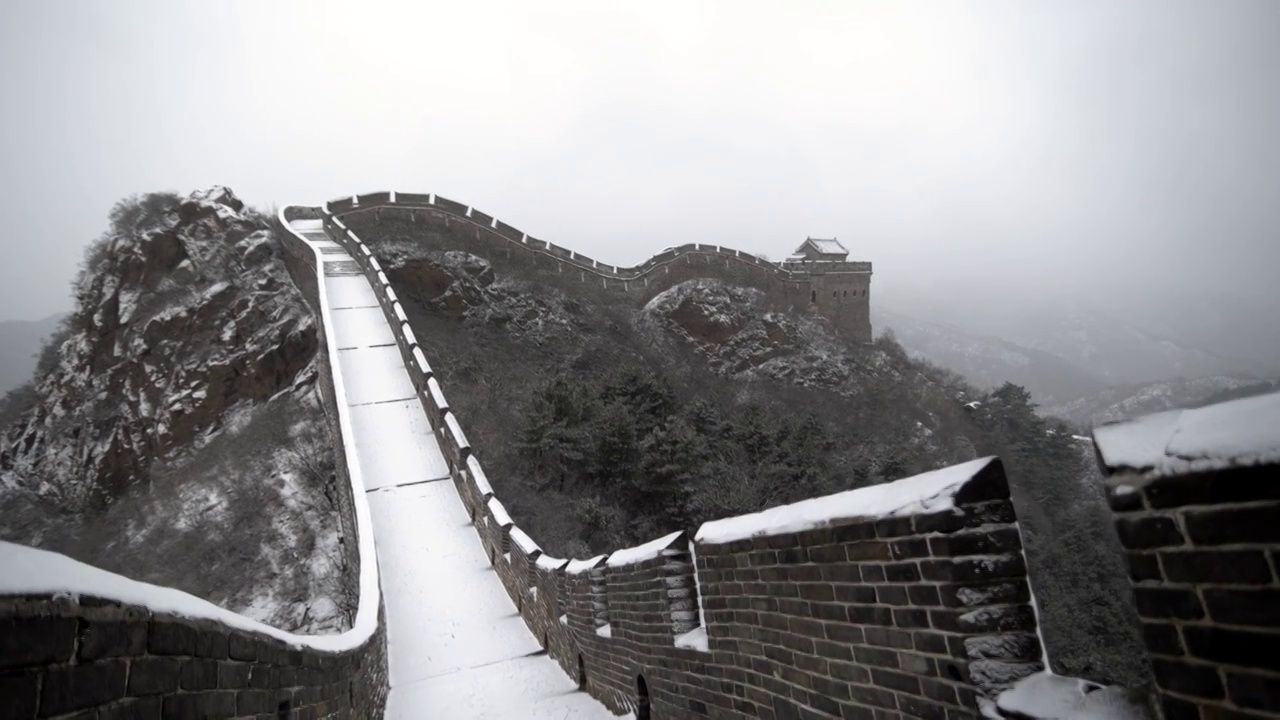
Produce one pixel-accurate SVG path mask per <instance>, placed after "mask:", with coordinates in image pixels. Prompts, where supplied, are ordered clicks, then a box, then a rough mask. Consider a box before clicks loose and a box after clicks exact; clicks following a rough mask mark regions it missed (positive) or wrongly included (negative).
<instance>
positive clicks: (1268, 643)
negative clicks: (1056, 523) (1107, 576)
mask: <svg viewBox="0 0 1280 720" xmlns="http://www.w3.org/2000/svg"><path fill="white" fill-rule="evenodd" d="M1094 440H1095V443H1096V445H1097V449H1098V459H1099V464H1100V465H1101V467H1102V470H1103V472H1104V473H1106V474H1107V475H1108V476H1109V477H1108V480H1107V483H1108V499H1109V501H1110V503H1111V508H1112V510H1114V511H1115V518H1116V521H1115V522H1116V530H1117V531H1118V534H1119V536H1120V542H1121V544H1122V545H1123V546H1124V548H1125V550H1126V555H1127V559H1128V562H1129V576H1130V580H1131V582H1132V587H1133V595H1134V600H1135V603H1136V605H1137V610H1138V615H1139V617H1140V618H1141V619H1142V629H1143V640H1144V642H1145V644H1146V650H1147V655H1148V657H1149V659H1150V662H1151V671H1152V676H1153V677H1154V679H1155V683H1156V687H1157V693H1158V695H1159V700H1160V704H1161V707H1162V709H1163V711H1164V716H1165V717H1166V718H1169V719H1170V720H1172V719H1175V718H1280V394H1271V395H1264V396H1260V397H1254V398H1246V399H1243V400H1233V401H1230V402H1226V403H1221V404H1218V405H1212V406H1209V407H1205V408H1199V409H1196V410H1175V411H1171V412H1166V413H1159V414H1156V415H1150V416H1147V417H1143V418H1138V419H1136V420H1133V421H1130V422H1125V423H1115V424H1110V425H1103V426H1101V427H1098V428H1097V429H1095V430H1094Z"/></svg>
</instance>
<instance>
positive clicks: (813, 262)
mask: <svg viewBox="0 0 1280 720" xmlns="http://www.w3.org/2000/svg"><path fill="white" fill-rule="evenodd" d="M782 266H783V267H784V268H786V269H787V270H791V271H792V272H802V273H805V274H807V275H808V276H809V309H810V310H811V311H813V312H816V313H818V314H820V315H822V316H823V317H825V318H827V319H828V320H830V321H831V323H832V324H833V325H835V326H836V327H838V328H840V330H842V331H843V332H844V333H845V334H846V335H848V336H849V337H851V338H853V339H855V340H860V341H862V342H870V341H871V263H869V262H860V261H853V262H851V261H850V260H849V250H848V249H847V248H846V247H845V246H844V245H842V244H841V243H840V241H839V240H837V239H836V238H830V239H826V238H813V237H808V238H805V240H804V242H803V243H801V244H800V247H798V248H796V249H795V252H793V253H792V254H791V257H789V258H787V259H786V260H785V261H783V263H782Z"/></svg>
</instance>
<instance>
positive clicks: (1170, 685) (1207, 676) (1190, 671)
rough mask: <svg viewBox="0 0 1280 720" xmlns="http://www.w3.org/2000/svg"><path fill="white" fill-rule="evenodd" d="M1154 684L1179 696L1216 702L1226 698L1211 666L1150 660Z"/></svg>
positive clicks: (1216, 673) (1216, 672)
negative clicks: (1189, 696)
mask: <svg viewBox="0 0 1280 720" xmlns="http://www.w3.org/2000/svg"><path fill="white" fill-rule="evenodd" d="M1151 671H1152V674H1153V675H1154V676H1155V679H1156V684H1157V685H1159V686H1160V687H1162V688H1164V689H1165V690H1174V691H1176V692H1177V693H1178V694H1180V695H1191V696H1194V697H1201V698H1207V699H1210V700H1216V699H1219V698H1223V697H1226V690H1225V689H1223V687H1222V681H1221V680H1220V679H1219V678H1218V670H1217V668H1215V667H1213V666H1212V665H1201V664H1191V663H1187V662H1183V661H1181V660H1165V659H1163V658H1152V659H1151Z"/></svg>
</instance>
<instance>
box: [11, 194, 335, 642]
mask: <svg viewBox="0 0 1280 720" xmlns="http://www.w3.org/2000/svg"><path fill="white" fill-rule="evenodd" d="M111 225H112V227H111V230H110V231H109V232H108V233H107V234H106V235H104V236H103V237H102V238H101V239H99V240H98V241H97V242H95V243H94V244H93V245H92V246H91V247H90V249H89V252H88V254H87V255H86V264H85V266H84V268H83V270H82V272H81V275H80V277H79V278H78V280H77V282H76V284H75V286H74V292H75V298H76V303H77V307H76V309H75V311H74V313H73V314H72V316H71V318H70V319H69V320H68V326H67V330H68V333H69V334H68V335H67V337H66V339H65V340H64V341H62V342H61V344H60V346H59V347H57V349H56V352H55V353H54V354H55V355H56V358H57V361H56V363H55V364H54V365H53V367H52V368H51V369H49V370H47V372H45V373H44V374H43V376H42V377H39V378H36V381H35V387H34V392H33V395H34V402H33V404H32V405H31V406H30V407H29V409H27V410H26V411H25V412H24V413H23V414H22V415H20V416H19V417H18V419H17V420H16V421H15V422H14V423H13V424H12V425H11V426H10V427H9V428H8V429H7V430H3V431H0V432H3V435H0V539H5V540H11V541H15V542H20V543H23V544H28V545H36V546H39V547H44V548H47V549H51V550H56V551H58V552H62V553H64V554H68V555H71V556H72V557H75V558H77V559H79V560H81V561H84V562H88V563H90V564H93V565H97V566H99V567H103V568H105V569H108V570H112V571H114V572H118V573H121V574H124V575H128V576H130V577H133V578H136V579H139V580H143V581H147V582H151V583H155V584H160V585H168V586H173V587H178V588H180V589H182V590H186V591H187V592H190V593H192V594H195V595H198V596H200V597H203V598H205V599H208V600H210V601H211V602H214V603H216V604H219V605H222V606H223V607H226V608H228V609H231V610H234V611H236V612H240V613H242V614H245V615H248V616H250V617H253V618H255V619H258V620H262V621H264V622H268V623H271V624H274V625H276V626H278V627H282V628H284V629H289V630H299V631H311V632H314V631H323V630H330V629H337V628H340V627H342V626H343V625H344V624H345V623H346V622H347V621H348V620H349V616H350V613H351V612H352V611H353V610H354V607H353V605H352V595H351V591H352V589H353V588H354V575H353V574H352V571H353V568H351V567H349V563H348V562H347V561H346V560H345V558H344V556H343V554H342V552H341V548H342V543H343V538H342V530H341V528H340V523H339V520H338V507H337V505H336V497H337V494H336V493H335V491H334V489H335V487H336V485H335V483H336V481H337V478H336V470H335V462H334V456H333V452H334V451H333V448H335V447H341V445H340V443H337V442H335V440H334V438H333V437H332V436H331V435H332V431H331V429H330V427H329V425H328V424H327V423H326V421H325V414H324V411H323V409H322V406H321V402H320V398H319V395H318V392H317V388H316V380H317V377H318V368H317V362H318V360H317V350H318V349H319V347H320V342H319V338H320V335H319V331H318V326H317V320H316V319H315V318H314V316H312V315H311V313H310V312H309V310H308V309H307V306H306V304H305V302H304V300H303V297H302V295H301V294H300V293H299V292H298V291H297V289H296V288H295V287H294V286H293V284H292V282H291V281H290V278H289V274H288V270H287V267H286V264H285V262H284V261H283V259H282V255H281V252H282V247H281V245H280V238H279V237H277V235H276V234H275V230H273V228H272V225H271V223H270V221H269V219H268V218H267V217H265V216H263V215H261V214H259V213H257V212H255V211H253V210H252V209H250V208H247V207H245V205H244V203H243V202H241V201H240V200H239V199H238V198H237V197H236V196H235V194H234V193H232V192H231V191H230V190H228V189H226V188H221V187H216V188H213V189H211V190H208V191H205V192H197V193H193V194H191V195H190V196H188V197H185V198H182V197H178V196H176V195H168V194H152V195H147V196H144V197H142V198H134V199H130V200H128V201H123V202H122V203H120V204H118V205H117V206H116V209H115V210H113V211H112V216H111Z"/></svg>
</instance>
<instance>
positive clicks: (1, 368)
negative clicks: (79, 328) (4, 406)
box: [0, 313, 67, 395]
mask: <svg viewBox="0 0 1280 720" xmlns="http://www.w3.org/2000/svg"><path fill="white" fill-rule="evenodd" d="M66 316H67V314H66V313H58V314H57V315H50V316H49V317H47V318H44V319H43V320H0V395H3V394H4V393H7V392H9V391H10V390H12V389H14V388H16V387H18V386H19V385H21V384H22V383H24V382H26V381H28V380H30V379H31V373H32V371H34V370H35V368H36V355H38V354H39V353H40V348H41V347H42V346H43V345H44V341H45V338H47V337H49V335H51V334H52V333H53V331H54V330H56V329H57V327H58V323H60V322H62V318H64V317H66Z"/></svg>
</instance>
